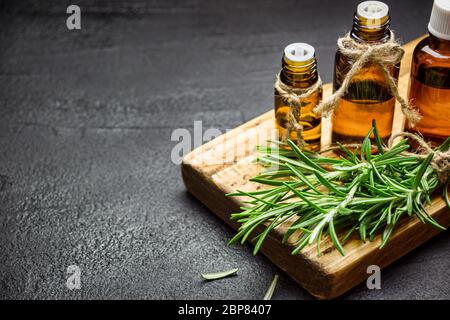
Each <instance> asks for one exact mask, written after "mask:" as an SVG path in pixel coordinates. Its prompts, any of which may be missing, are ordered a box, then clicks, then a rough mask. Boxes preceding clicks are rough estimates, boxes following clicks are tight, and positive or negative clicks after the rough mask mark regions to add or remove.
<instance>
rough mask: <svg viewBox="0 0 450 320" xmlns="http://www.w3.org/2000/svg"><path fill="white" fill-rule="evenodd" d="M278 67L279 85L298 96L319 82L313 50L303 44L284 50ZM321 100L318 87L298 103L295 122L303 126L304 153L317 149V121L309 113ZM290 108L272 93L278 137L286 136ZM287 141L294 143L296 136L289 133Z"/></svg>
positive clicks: (320, 91) (318, 135)
mask: <svg viewBox="0 0 450 320" xmlns="http://www.w3.org/2000/svg"><path fill="white" fill-rule="evenodd" d="M281 66H282V69H281V71H280V80H281V82H282V83H283V84H285V85H287V86H289V87H290V88H291V89H292V90H293V91H294V92H296V93H298V94H301V93H303V92H305V91H307V90H308V89H309V88H311V87H313V86H315V85H316V84H317V81H319V74H318V71H317V61H316V58H315V55H314V48H313V47H312V46H310V45H308V44H306V43H293V44H290V45H288V46H287V47H286V48H285V50H284V54H283V58H282V62H281ZM321 100H322V86H319V87H318V88H317V89H316V90H314V91H313V92H311V94H309V96H307V97H305V98H304V99H302V103H301V109H300V117H299V118H298V119H297V121H298V122H299V123H301V124H302V125H303V139H304V140H305V142H306V146H305V149H307V150H318V149H320V133H321V131H320V130H321V118H320V117H318V116H316V115H315V114H314V113H313V109H314V107H315V106H316V105H317V104H318V103H319V102H320V101H321ZM291 107H292V105H291V104H289V103H288V102H287V101H286V100H285V99H283V98H282V97H281V96H280V93H279V92H278V91H277V89H275V124H276V128H277V129H278V133H279V136H280V137H282V136H284V135H285V133H286V130H287V126H288V113H289V110H290V108H291ZM289 138H290V139H291V140H292V141H297V132H296V131H295V130H292V131H291V132H290V137H289Z"/></svg>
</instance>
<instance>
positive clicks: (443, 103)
mask: <svg viewBox="0 0 450 320" xmlns="http://www.w3.org/2000/svg"><path fill="white" fill-rule="evenodd" d="M428 31H429V36H428V37H426V38H425V39H423V40H422V41H420V42H419V43H418V44H417V46H416V48H415V50H414V53H413V59H412V63H411V77H410V82H409V90H408V98H409V100H410V103H411V104H412V105H413V106H415V107H417V108H418V109H419V112H420V114H421V116H422V119H421V120H420V122H419V123H418V124H416V126H415V127H413V126H412V125H411V124H409V123H408V124H407V127H408V130H409V131H419V132H420V133H421V134H422V135H423V136H424V137H426V138H428V140H430V141H431V142H435V143H436V144H439V143H440V142H442V141H443V140H445V139H446V138H447V137H448V136H450V1H449V0H447V1H443V0H435V1H434V5H433V10H432V12H431V18H430V23H429V25H428Z"/></svg>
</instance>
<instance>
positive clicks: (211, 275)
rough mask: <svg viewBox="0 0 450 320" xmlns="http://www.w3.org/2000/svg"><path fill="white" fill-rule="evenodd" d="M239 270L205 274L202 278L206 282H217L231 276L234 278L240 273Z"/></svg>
mask: <svg viewBox="0 0 450 320" xmlns="http://www.w3.org/2000/svg"><path fill="white" fill-rule="evenodd" d="M238 270H239V269H238V268H235V269H231V270H228V271H222V272H215V273H203V274H202V278H203V279H204V280H217V279H222V278H226V277H229V276H232V275H234V274H236V272H238Z"/></svg>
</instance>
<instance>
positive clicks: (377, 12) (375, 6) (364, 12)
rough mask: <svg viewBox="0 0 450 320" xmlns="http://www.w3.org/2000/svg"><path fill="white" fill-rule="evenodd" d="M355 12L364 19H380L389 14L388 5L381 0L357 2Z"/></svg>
mask: <svg viewBox="0 0 450 320" xmlns="http://www.w3.org/2000/svg"><path fill="white" fill-rule="evenodd" d="M356 14H357V15H358V16H360V17H362V18H365V19H381V18H384V17H386V16H387V15H388V14H389V7H388V5H387V4H386V3H384V2H381V1H364V2H361V3H360V4H358V8H357V9H356Z"/></svg>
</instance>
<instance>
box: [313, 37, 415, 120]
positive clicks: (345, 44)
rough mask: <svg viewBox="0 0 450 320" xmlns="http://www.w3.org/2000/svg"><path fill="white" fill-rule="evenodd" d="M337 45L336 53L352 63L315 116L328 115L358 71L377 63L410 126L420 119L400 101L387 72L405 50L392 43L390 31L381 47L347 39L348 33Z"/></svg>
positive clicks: (318, 108) (406, 103) (401, 56)
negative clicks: (337, 87)
mask: <svg viewBox="0 0 450 320" xmlns="http://www.w3.org/2000/svg"><path fill="white" fill-rule="evenodd" d="M337 46H338V49H339V51H340V52H341V53H342V54H343V55H344V56H347V57H348V58H350V60H353V61H354V63H353V65H352V67H351V69H350V70H349V72H348V73H347V75H346V76H345V78H344V80H343V81H342V84H341V86H340V88H339V89H338V90H337V91H336V92H335V93H334V94H332V95H331V96H329V97H328V98H327V99H325V100H323V101H322V102H321V103H319V104H318V105H317V106H316V107H315V108H314V112H315V113H316V114H318V115H322V114H323V115H325V116H328V115H329V114H330V113H332V112H333V111H334V110H335V109H336V108H337V106H338V101H339V99H341V98H342V97H343V96H344V95H345V94H346V92H347V90H348V88H349V86H350V83H351V81H352V79H353V78H354V77H355V76H356V75H357V74H358V73H359V72H360V71H361V69H362V68H363V67H364V66H365V65H367V64H368V63H374V64H377V65H378V66H379V67H380V70H381V71H382V72H383V75H384V77H385V78H386V82H387V85H388V89H389V91H390V93H391V94H392V95H393V96H394V97H395V99H396V100H397V101H398V102H399V103H400V105H401V108H402V112H403V114H404V115H405V117H406V119H407V120H408V121H409V122H410V123H411V125H414V124H416V123H417V122H418V121H419V120H420V115H419V113H418V112H417V111H416V110H414V109H413V108H412V107H411V106H410V105H409V103H408V102H407V101H406V100H405V99H403V98H402V97H401V96H400V94H399V92H398V89H397V84H396V80H395V79H394V78H393V77H392V75H391V73H390V72H389V68H391V67H393V66H395V65H396V64H397V63H399V62H400V61H401V60H402V58H403V55H404V54H405V51H404V50H403V48H402V47H401V46H400V44H399V43H398V42H396V41H395V36H394V33H393V32H392V31H391V37H390V40H389V41H388V42H386V43H381V44H368V43H359V42H357V41H356V40H355V39H353V38H351V37H350V34H347V35H345V36H344V37H342V38H339V39H338V42H337Z"/></svg>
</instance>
